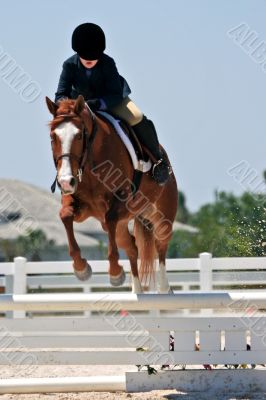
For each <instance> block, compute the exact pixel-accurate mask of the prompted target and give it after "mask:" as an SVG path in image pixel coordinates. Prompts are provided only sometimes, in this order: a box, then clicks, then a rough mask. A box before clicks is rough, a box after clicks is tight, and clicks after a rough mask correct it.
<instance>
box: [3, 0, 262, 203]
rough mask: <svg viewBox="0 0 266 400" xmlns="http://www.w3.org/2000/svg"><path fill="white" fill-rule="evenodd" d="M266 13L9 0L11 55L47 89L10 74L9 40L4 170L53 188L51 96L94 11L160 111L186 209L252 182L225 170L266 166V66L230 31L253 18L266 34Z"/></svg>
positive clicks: (223, 3) (161, 3)
mask: <svg viewBox="0 0 266 400" xmlns="http://www.w3.org/2000/svg"><path fill="white" fill-rule="evenodd" d="M265 15H266V2H265V1H264V0H256V1H254V0H250V1H246V0H235V1H232V0H220V1H217V0H182V1H181V0H135V1H134V2H131V1H127V0H123V1H122V0H113V1H110V0H97V1H95V0H93V1H91V0H76V1H75V2H73V0H71V1H69V0H53V1H52V0H45V1H40V0H39V1H36V0H35V1H33V0H24V1H23V2H22V1H19V0H16V1H14V0H9V1H8V2H2V6H1V14H0V49H2V56H3V54H7V55H9V56H11V57H13V59H14V62H15V63H16V65H17V66H19V67H20V68H21V69H23V70H24V71H25V72H26V73H27V74H28V76H29V77H30V79H31V81H33V82H35V83H36V85H38V88H39V89H40V95H39V96H38V97H37V98H36V100H35V101H32V102H27V101H24V100H25V99H23V96H21V95H19V93H16V91H15V90H14V88H12V87H10V85H8V83H7V82H6V81H5V79H3V71H2V70H1V51H0V93H1V94H0V107H1V144H2V146H1V157H0V177H3V178H17V179H21V180H24V181H27V182H30V183H33V184H36V185H38V186H42V187H44V188H47V189H48V190H49V187H50V184H51V182H52V180H53V179H54V175H55V171H54V165H53V162H52V157H51V152H50V141H49V131H48V128H47V122H48V121H49V119H50V114H49V113H48V111H47V109H46V106H45V103H44V97H45V96H46V95H48V96H49V97H51V98H53V97H54V93H55V90H56V86H57V82H58V78H59V75H60V72H61V67H62V63H63V61H64V60H65V59H66V58H68V57H69V56H71V55H72V54H73V53H72V49H71V46H70V43H71V34H72V31H73V29H74V28H75V27H76V26H77V25H78V24H80V23H83V22H94V23H97V24H99V25H101V26H102V28H103V29H104V31H105V33H106V36H107V49H106V53H107V54H109V55H111V56H112V57H113V58H114V59H115V60H116V63H117V67H118V69H119V72H120V73H121V74H122V75H123V76H124V77H125V78H126V79H127V81H128V82H129V84H130V86H131V89H132V95H131V98H132V99H133V100H134V101H135V102H136V104H137V105H138V106H139V107H140V108H141V109H142V110H143V112H144V113H145V114H146V115H147V116H148V117H149V118H150V119H152V120H153V121H154V123H155V125H156V127H157V130H158V134H159V137H160V140H161V143H162V144H163V145H164V147H165V148H166V150H167V151H168V153H169V157H170V159H171V161H172V164H173V167H174V171H175V174H176V178H177V182H178V185H179V187H180V189H181V190H183V191H184V192H185V194H186V196H187V202H188V206H189V208H190V209H191V210H196V209H197V208H198V207H199V206H200V205H202V204H204V203H206V202H209V201H211V200H212V199H213V198H214V191H215V190H227V191H233V192H234V193H236V194H239V193H241V192H242V191H243V190H244V189H245V188H248V189H252V184H250V183H249V184H248V182H243V181H242V182H240V181H239V180H237V179H234V177H233V176H231V175H232V174H231V175H230V173H228V169H230V168H232V167H233V166H235V165H237V164H239V163H241V162H242V163H243V162H244V163H245V165H247V166H249V167H250V168H251V169H252V170H253V171H255V172H254V173H256V174H257V179H260V177H261V173H262V171H263V170H264V169H266V157H265V151H266V135H265V129H266V112H265V111H266V110H265V93H266V73H265V72H264V71H266V69H264V68H263V67H262V64H261V63H258V62H255V59H254V57H253V56H252V55H251V50H252V48H251V47H250V48H246V49H244V47H243V46H240V45H237V44H236V43H235V41H234V40H233V38H232V37H230V36H229V35H228V34H227V32H228V31H229V30H231V29H233V28H234V27H236V26H239V25H240V24H241V23H245V25H246V26H247V27H248V28H249V29H250V31H254V32H256V35H257V39H256V40H257V42H258V43H260V42H262V43H264V41H265V42H266V25H265ZM265 59H266V56H265ZM1 71H2V72H1ZM247 186H249V187H247Z"/></svg>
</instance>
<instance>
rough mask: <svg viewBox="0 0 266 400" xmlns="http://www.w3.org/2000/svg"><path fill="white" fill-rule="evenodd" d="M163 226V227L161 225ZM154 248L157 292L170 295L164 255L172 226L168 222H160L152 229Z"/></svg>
mask: <svg viewBox="0 0 266 400" xmlns="http://www.w3.org/2000/svg"><path fill="white" fill-rule="evenodd" d="M163 224H164V225H163ZM154 235H155V247H156V250H157V252H158V256H159V271H158V291H159V293H172V289H171V288H170V285H169V282H168V278H167V274H166V253H167V248H168V243H169V241H170V239H171V235H172V224H171V223H170V221H169V220H165V221H162V223H161V224H157V225H155V227H154Z"/></svg>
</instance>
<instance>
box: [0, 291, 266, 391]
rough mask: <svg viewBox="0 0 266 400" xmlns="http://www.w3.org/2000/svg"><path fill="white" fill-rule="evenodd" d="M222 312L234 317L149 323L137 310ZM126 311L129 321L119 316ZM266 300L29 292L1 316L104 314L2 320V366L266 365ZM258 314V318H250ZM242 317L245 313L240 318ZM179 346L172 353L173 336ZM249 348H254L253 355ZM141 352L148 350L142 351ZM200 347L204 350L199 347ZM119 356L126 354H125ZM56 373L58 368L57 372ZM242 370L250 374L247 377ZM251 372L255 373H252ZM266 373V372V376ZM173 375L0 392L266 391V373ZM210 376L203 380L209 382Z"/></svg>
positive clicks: (14, 386) (29, 384) (6, 298)
mask: <svg viewBox="0 0 266 400" xmlns="http://www.w3.org/2000/svg"><path fill="white" fill-rule="evenodd" d="M210 307H211V308H219V309H221V308H223V309H226V310H227V311H228V312H230V313H231V316H229V317H224V316H215V317H205V316H201V317H193V316H183V317H179V318H172V317H167V316H166V317H150V316H135V315H133V314H132V313H131V311H132V310H138V311H143V310H150V309H154V310H178V309H184V308H190V309H206V308H210ZM122 309H123V310H127V311H128V313H127V315H125V314H123V315H121V314H120V310H122ZM263 309H266V294H265V293H258V292H250V291H249V292H201V293H200V292H195V293H176V294H172V295H171V294H169V295H162V294H141V295H134V294H126V293H124V294H121V293H118V294H110V293H97V294H83V293H80V294H73V293H71V294H26V295H1V296H0V311H2V312H3V311H6V310H8V311H21V310H27V311H42V310H46V311H51V310H53V311H69V310H71V311H84V310H91V311H95V312H100V314H99V315H98V316H92V317H90V318H86V317H84V316H81V317H65V316H63V317H57V318H55V317H40V316H39V317H34V318H3V319H2V320H1V322H0V323H1V329H0V347H1V352H0V364H4V365H7V364H16V365H25V368H26V367H27V368H30V367H32V366H33V365H123V364H124V365H137V364H141V365H143V364H144V365H145V364H153V365H162V364H170V365H174V364H189V365H193V364H196V365H198V364H223V365H224V364H264V363H266V347H265V343H266V318H265V316H264V314H263V312H261V311H260V310H263ZM250 310H252V313H250ZM235 311H237V312H238V314H237V315H234V312H235ZM170 334H172V336H173V337H174V341H175V348H174V351H169V336H170ZM247 344H249V345H251V350H247ZM139 347H141V348H142V349H143V350H144V351H137V350H136V349H137V348H139ZM198 347H199V349H198ZM118 350H119V351H118ZM51 371H52V369H51ZM242 372H243V373H242ZM247 372H249V373H250V374H249V375H247ZM261 372H263V374H262V373H261ZM200 374H201V378H199V371H191V370H190V371H188V370H187V371H181V370H180V371H167V372H161V373H159V374H158V375H156V378H154V377H153V376H149V375H147V373H145V372H132V373H127V374H126V377H114V378H113V379H112V378H110V377H96V378H95V377H94V378H93V377H87V378H86V377H82V378H79V379H77V378H74V379H72V378H71V377H67V378H53V379H51V378H39V379H37V380H36V379H35V380H34V379H31V378H27V379H23V380H22V379H13V380H12V379H1V380H0V393H11V392H12V393H16V392H20V393H21V392H38V391H45V392H49V391H50V392H54V391H79V390H127V391H140V390H141V391H142V390H152V389H159V388H160V389H166V388H172V389H173V388H176V389H179V390H183V389H184V388H187V389H188V388H190V390H198V391H200V390H204V391H205V390H206V389H207V388H209V389H210V388H211V389H212V390H217V388H218V387H223V389H225V388H226V389H227V390H229V389H230V385H231V388H235V387H236V382H235V380H236V379H235V378H236V377H237V380H238V383H239V382H241V385H242V388H244V390H247V389H248V390H255V389H256V390H266V384H265V379H264V377H265V371H261V370H257V371H256V370H255V371H251V370H248V371H246V370H243V371H240V370H238V371H225V370H221V371H220V374H218V372H217V371H215V374H212V373H210V371H204V370H202V371H201V372H200ZM202 375H203V376H202Z"/></svg>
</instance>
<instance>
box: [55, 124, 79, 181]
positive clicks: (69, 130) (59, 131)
mask: <svg viewBox="0 0 266 400" xmlns="http://www.w3.org/2000/svg"><path fill="white" fill-rule="evenodd" d="M78 131H79V130H78V128H77V127H76V126H75V125H74V124H73V123H72V122H62V124H60V125H58V127H57V128H56V129H55V133H56V135H57V136H58V137H59V139H60V140H61V147H62V154H65V153H70V149H71V144H72V141H73V138H74V136H75V135H76V134H77V133H78ZM68 177H69V178H70V177H72V171H71V165H70V160H69V157H66V158H63V159H62V164H61V168H60V171H59V172H58V178H59V181H60V178H68Z"/></svg>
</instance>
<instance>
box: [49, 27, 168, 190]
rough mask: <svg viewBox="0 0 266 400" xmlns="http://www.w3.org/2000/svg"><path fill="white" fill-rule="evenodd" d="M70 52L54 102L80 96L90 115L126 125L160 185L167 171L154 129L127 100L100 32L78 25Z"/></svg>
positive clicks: (126, 88) (165, 178)
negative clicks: (108, 114) (106, 115)
mask: <svg viewBox="0 0 266 400" xmlns="http://www.w3.org/2000/svg"><path fill="white" fill-rule="evenodd" d="M72 49H73V50H74V51H75V52H76V54H74V55H73V56H72V57H70V58H68V59H67V60H66V61H65V62H64V64H63V70H62V73H61V76H60V79H59V84H58V88H57V91H56V94H55V101H56V102H58V101H60V100H63V99H64V98H72V99H75V98H77V97H78V95H79V94H81V95H83V97H84V98H85V99H86V103H87V105H88V106H89V107H90V108H91V109H92V110H93V111H96V110H106V111H110V112H112V113H113V114H115V115H117V116H118V117H120V118H122V119H124V120H125V121H127V122H128V123H129V125H130V126H131V127H132V128H133V130H134V132H135V134H136V135H137V138H138V139H139V141H140V142H141V143H142V144H143V145H144V146H145V147H146V148H147V149H148V150H149V151H150V152H151V154H152V155H153V157H154V158H155V160H156V162H155V164H154V166H153V170H152V175H153V177H154V179H155V180H156V181H157V182H158V183H159V184H160V185H164V184H165V183H166V181H167V180H168V177H169V169H168V165H167V162H166V161H165V160H164V159H163V154H162V153H161V150H160V147H159V141H158V137H157V134H156V130H155V127H154V125H153V122H152V121H150V120H149V119H147V118H146V116H145V115H143V113H142V112H141V111H140V110H139V108H138V107H137V106H136V105H135V103H133V101H132V100H131V99H130V98H129V97H128V95H129V94H130V93H131V90H130V88H129V86H128V84H127V82H126V80H125V79H124V78H123V77H122V76H121V75H119V73H118V71H117V68H116V64H115V62H114V60H113V59H112V58H111V57H109V56H108V55H107V54H105V53H104V50H105V35H104V32H103V30H102V29H101V28H100V27H99V26H98V25H96V24H93V23H85V24H81V25H79V26H78V27H77V28H76V29H75V30H74V32H73V35H72Z"/></svg>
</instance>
